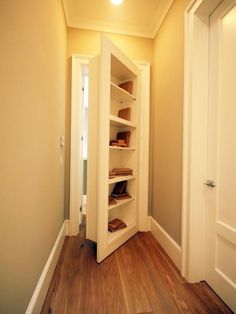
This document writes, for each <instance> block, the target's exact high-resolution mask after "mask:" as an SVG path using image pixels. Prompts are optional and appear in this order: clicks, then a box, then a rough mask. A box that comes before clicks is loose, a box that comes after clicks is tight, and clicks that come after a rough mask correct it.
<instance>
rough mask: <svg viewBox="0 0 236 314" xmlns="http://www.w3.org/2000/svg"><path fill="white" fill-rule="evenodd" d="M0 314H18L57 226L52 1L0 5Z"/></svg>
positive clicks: (57, 31) (57, 103)
mask: <svg viewBox="0 0 236 314" xmlns="http://www.w3.org/2000/svg"><path fill="white" fill-rule="evenodd" d="M0 38H1V40H0V45H1V49H0V130H1V131H0V134H1V153H0V174H1V175H0V210H1V219H0V313H2V314H3V313H4V314H5V313H9V314H14V313H16V314H21V313H24V312H25V310H26V308H27V306H28V303H29V301H30V298H31V296H32V294H33V291H34V289H35V286H36V284H37V281H38V279H39V276H40V274H41V272H42V270H43V267H44V266H45V263H46V260H47V258H48V256H49V254H50V251H51V249H52V247H53V244H54V242H55V240H56V237H57V234H58V232H59V230H60V228H61V226H62V223H63V220H64V203H63V202H64V199H63V189H64V170H63V168H64V166H60V164H59V161H60V148H59V136H60V135H63V134H64V124H65V123H64V111H65V79H66V73H65V72H66V26H65V22H64V15H63V11H62V6H61V1H60V0H50V1H48V0H41V1H31V0H21V1H17V0H11V1H0Z"/></svg>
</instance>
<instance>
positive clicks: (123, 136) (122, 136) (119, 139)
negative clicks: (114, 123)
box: [110, 131, 130, 147]
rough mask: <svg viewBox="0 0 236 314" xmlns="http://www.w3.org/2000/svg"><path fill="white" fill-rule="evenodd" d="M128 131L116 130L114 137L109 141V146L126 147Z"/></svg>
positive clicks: (128, 136)
mask: <svg viewBox="0 0 236 314" xmlns="http://www.w3.org/2000/svg"><path fill="white" fill-rule="evenodd" d="M129 139H130V131H124V132H118V133H117V136H116V139H115V140H111V141H110V145H111V146H119V147H128V146H129Z"/></svg>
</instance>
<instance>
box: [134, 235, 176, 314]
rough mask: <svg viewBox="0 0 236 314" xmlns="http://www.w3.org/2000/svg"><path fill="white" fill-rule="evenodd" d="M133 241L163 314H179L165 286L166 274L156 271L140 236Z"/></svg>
mask: <svg viewBox="0 0 236 314" xmlns="http://www.w3.org/2000/svg"><path fill="white" fill-rule="evenodd" d="M133 241H134V242H135V244H136V247H137V250H138V252H139V254H140V258H141V259H142V260H143V262H144V263H145V266H146V269H147V271H148V273H149V275H150V278H151V280H152V283H153V286H154V288H155V290H156V293H157V296H158V298H159V299H160V302H161V305H162V308H163V313H173V314H175V313H181V311H180V310H179V307H178V306H177V305H176V303H175V301H174V300H173V298H172V296H171V295H170V293H169V289H168V288H167V287H166V285H165V280H164V276H165V275H166V273H165V274H163V272H160V271H159V268H158V270H157V268H156V265H155V263H154V262H153V260H152V258H151V255H150V253H149V252H150V250H151V249H152V248H150V247H147V246H146V245H144V243H143V241H142V238H141V237H140V234H138V235H137V236H136V237H134V239H133Z"/></svg>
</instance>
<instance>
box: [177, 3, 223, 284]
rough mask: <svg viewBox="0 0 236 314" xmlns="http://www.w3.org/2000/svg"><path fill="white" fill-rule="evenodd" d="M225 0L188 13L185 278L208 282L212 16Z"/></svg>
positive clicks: (194, 6)
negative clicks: (205, 185)
mask: <svg viewBox="0 0 236 314" xmlns="http://www.w3.org/2000/svg"><path fill="white" fill-rule="evenodd" d="M221 2H222V1H221V0H194V1H192V2H191V3H190V5H189V7H188V8H187V10H186V12H185V81H184V132H183V186H182V187H183V189H182V190H183V192H182V269H181V273H182V275H183V276H184V277H185V278H186V279H187V280H188V281H189V282H197V281H200V280H204V279H205V228H206V226H205V211H206V208H205V201H204V193H203V183H204V181H206V179H207V178H206V158H207V110H208V81H209V79H208V68H209V59H208V55H209V16H210V14H211V13H212V12H213V11H214V9H215V8H216V7H217V6H218V5H219V4H220V3H221Z"/></svg>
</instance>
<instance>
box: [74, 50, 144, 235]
mask: <svg viewBox="0 0 236 314" xmlns="http://www.w3.org/2000/svg"><path fill="white" fill-rule="evenodd" d="M91 58H92V56H89V55H79V54H73V55H72V81H71V150H70V154H71V155H70V209H69V235H70V236H73V235H77V234H78V233H79V211H78V208H79V203H80V199H79V195H78V191H79V190H80V184H81V180H80V177H81V175H82V173H80V167H79V163H78V160H79V158H80V145H79V143H80V138H81V131H80V127H79V126H80V119H81V112H82V110H81V108H79V106H78V104H79V103H80V102H79V99H80V98H79V97H81V88H80V86H81V83H82V82H81V67H82V66H83V65H88V64H89V60H90V59H91ZM135 64H136V65H137V66H138V67H139V68H140V69H141V70H142V74H141V81H142V92H141V104H142V106H141V123H140V124H141V126H140V132H141V142H140V197H139V204H140V214H139V230H140V231H148V176H149V112H150V63H149V62H141V61H135ZM81 87H82V86H81ZM87 211H89V208H87Z"/></svg>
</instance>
